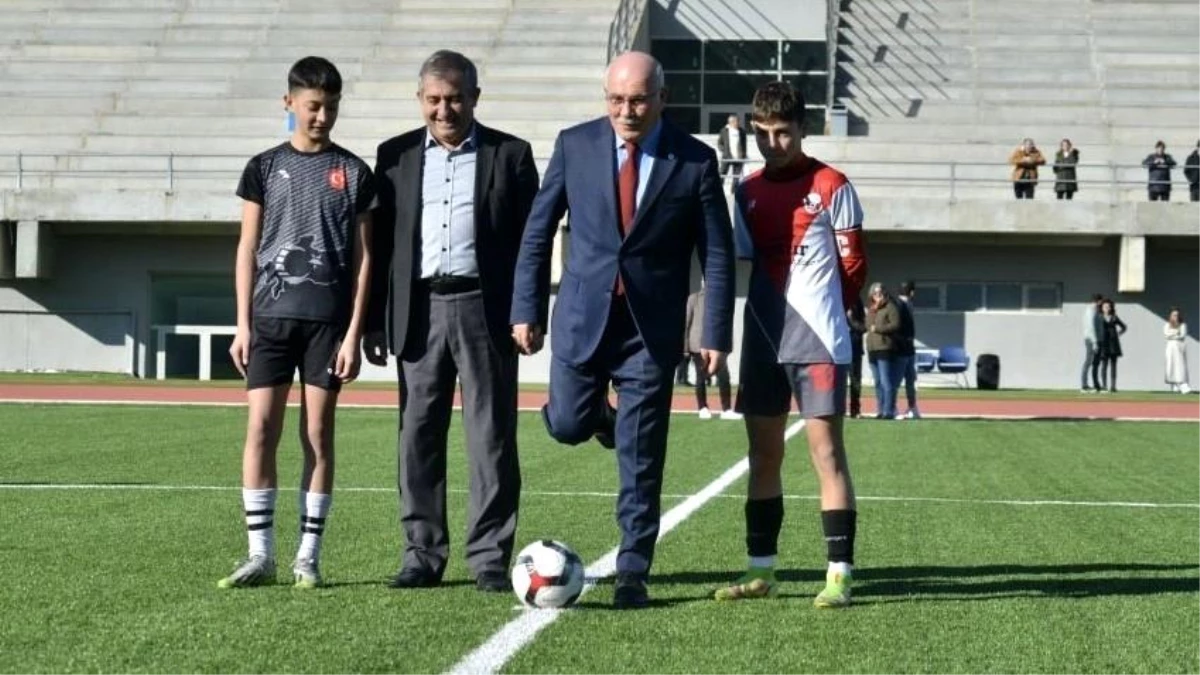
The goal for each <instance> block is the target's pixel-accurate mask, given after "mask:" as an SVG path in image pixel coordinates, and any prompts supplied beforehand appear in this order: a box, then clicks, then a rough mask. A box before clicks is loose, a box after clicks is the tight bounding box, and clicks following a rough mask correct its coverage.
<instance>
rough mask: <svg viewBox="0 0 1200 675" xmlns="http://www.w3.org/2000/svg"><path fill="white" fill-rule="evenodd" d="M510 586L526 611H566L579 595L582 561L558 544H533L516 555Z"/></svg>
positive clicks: (548, 541)
mask: <svg viewBox="0 0 1200 675" xmlns="http://www.w3.org/2000/svg"><path fill="white" fill-rule="evenodd" d="M512 585H513V592H514V593H516V594H517V598H519V599H520V600H521V602H523V603H524V604H525V605H526V606H528V607H542V608H550V607H568V606H570V605H571V604H573V603H574V602H575V601H576V600H577V599H578V598H579V594H580V592H582V591H583V561H582V560H580V559H579V556H578V555H576V554H575V551H572V550H571V547H570V546H567V545H566V544H564V543H562V542H561V541H553V540H551V539H542V540H541V541H535V542H533V543H532V544H530V545H528V546H526V547H525V548H523V549H521V552H520V553H518V554H517V559H516V561H515V562H513V568H512Z"/></svg>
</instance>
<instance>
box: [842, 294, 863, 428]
mask: <svg viewBox="0 0 1200 675" xmlns="http://www.w3.org/2000/svg"><path fill="white" fill-rule="evenodd" d="M846 323H847V324H849V326H850V387H849V391H850V416H851V417H854V418H859V417H862V360H863V335H864V334H865V333H866V332H867V310H866V308H865V307H863V301H862V297H860V296H858V295H856V296H854V304H853V305H851V306H850V309H847V310H846Z"/></svg>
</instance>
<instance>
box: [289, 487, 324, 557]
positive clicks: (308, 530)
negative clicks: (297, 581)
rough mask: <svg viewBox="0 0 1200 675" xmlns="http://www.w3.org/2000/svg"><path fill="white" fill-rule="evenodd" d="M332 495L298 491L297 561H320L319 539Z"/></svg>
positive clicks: (322, 532) (322, 533)
mask: <svg viewBox="0 0 1200 675" xmlns="http://www.w3.org/2000/svg"><path fill="white" fill-rule="evenodd" d="M332 502H333V495H327V494H321V493H320V492H305V491H303V490H301V491H300V549H299V550H298V551H297V552H296V559H297V560H314V561H315V560H320V558H321V537H322V536H323V535H324V534H325V518H326V517H327V516H328V515H329V507H330V505H331V503H332Z"/></svg>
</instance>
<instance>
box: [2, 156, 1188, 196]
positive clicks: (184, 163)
mask: <svg viewBox="0 0 1200 675" xmlns="http://www.w3.org/2000/svg"><path fill="white" fill-rule="evenodd" d="M248 159H249V157H248V156H246V155H234V154H184V153H158V154H154V153H137V154H120V153H112V154H105V153H87V154H77V153H15V154H7V155H0V190H13V191H21V190H32V189H80V188H87V187H89V186H91V187H92V189H109V188H111V189H123V190H151V191H162V192H168V193H175V192H179V191H185V192H186V191H189V190H195V191H202V190H207V191H211V190H213V189H228V190H232V189H233V186H234V185H236V183H237V181H238V179H239V178H240V177H241V174H242V171H243V169H244V168H245V165H246V161H247V160H248ZM363 159H364V160H365V161H367V163H368V164H371V165H373V164H374V158H373V157H370V156H364V157H363ZM548 160H549V158H548V157H538V158H537V161H538V163H539V164H540V165H544V164H545V162H546V161H548ZM727 163H730V164H733V163H741V164H743V165H744V167H743V173H745V174H748V173H749V172H751V171H754V170H755V169H758V168H760V167H761V166H762V160H758V159H746V160H729V161H728V162H727ZM833 165H834V166H835V167H836V168H837V169H838V170H840V171H842V172H843V173H845V174H846V176H847V177H849V179H850V180H851V182H853V183H854V184H855V185H856V186H857V187H858V189H859V191H860V192H861V193H865V194H868V195H869V194H870V193H871V192H872V191H876V190H877V189H878V188H892V189H902V190H905V191H911V196H913V197H922V198H930V199H946V200H948V201H951V202H953V201H956V200H958V199H960V198H964V197H965V198H970V199H991V198H995V199H1003V198H1006V197H1007V198H1009V199H1011V198H1013V192H1012V186H1013V182H1014V181H1013V180H1012V177H1011V171H1012V166H1011V165H1010V164H1008V163H1006V162H960V161H952V162H942V161H887V160H845V161H838V162H833ZM1177 169H1179V170H1177V171H1173V172H1172V173H1173V176H1172V178H1173V180H1172V181H1171V182H1170V183H1169V185H1171V186H1172V187H1173V188H1178V189H1181V190H1183V191H1186V190H1187V187H1188V186H1187V182H1186V181H1185V180H1184V179H1183V171H1182V170H1181V169H1182V167H1177ZM1040 174H1041V177H1040V178H1039V180H1038V182H1037V184H1036V185H1037V187H1038V188H1039V189H1038V190H1037V193H1038V194H1039V195H1040V196H1039V197H1038V198H1043V199H1044V198H1047V197H1046V195H1047V194H1048V193H1051V192H1053V191H1054V184H1055V177H1054V175H1053V173H1052V171H1051V170H1050V168H1049V165H1047V166H1046V167H1042V170H1041V172H1040ZM1075 174H1076V180H1075V183H1076V185H1077V187H1078V193H1077V194H1076V199H1080V200H1084V201H1091V202H1095V201H1110V202H1113V203H1116V202H1119V201H1128V199H1126V197H1128V196H1130V195H1129V194H1128V193H1133V192H1136V191H1137V190H1142V191H1144V190H1145V189H1146V188H1147V187H1148V186H1149V185H1151V184H1152V183H1151V182H1150V181H1149V180H1148V179H1147V171H1146V168H1145V167H1144V166H1142V165H1141V164H1132V163H1131V164H1122V163H1081V164H1078V165H1076V166H1075ZM216 183H225V184H226V185H227V186H228V187H226V188H218V187H217V186H216V185H215V184H216ZM880 194H884V192H883V191H880ZM1144 194H1145V193H1144V192H1143V196H1144ZM1134 196H1136V195H1134ZM1048 198H1050V199H1053V198H1054V196H1053V195H1049V197H1048ZM1185 198H1186V197H1185Z"/></svg>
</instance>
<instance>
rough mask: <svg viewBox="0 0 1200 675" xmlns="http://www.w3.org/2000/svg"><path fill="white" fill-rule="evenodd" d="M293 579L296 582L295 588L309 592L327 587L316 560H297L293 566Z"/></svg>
mask: <svg viewBox="0 0 1200 675" xmlns="http://www.w3.org/2000/svg"><path fill="white" fill-rule="evenodd" d="M292 579H293V580H295V583H294V584H293V585H292V587H293V588H300V589H304V590H308V589H312V588H321V587H322V586H324V585H325V581H324V580H322V579H321V570H320V569H319V568H318V567H317V561H316V560H297V561H296V564H295V565H293V566H292Z"/></svg>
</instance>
